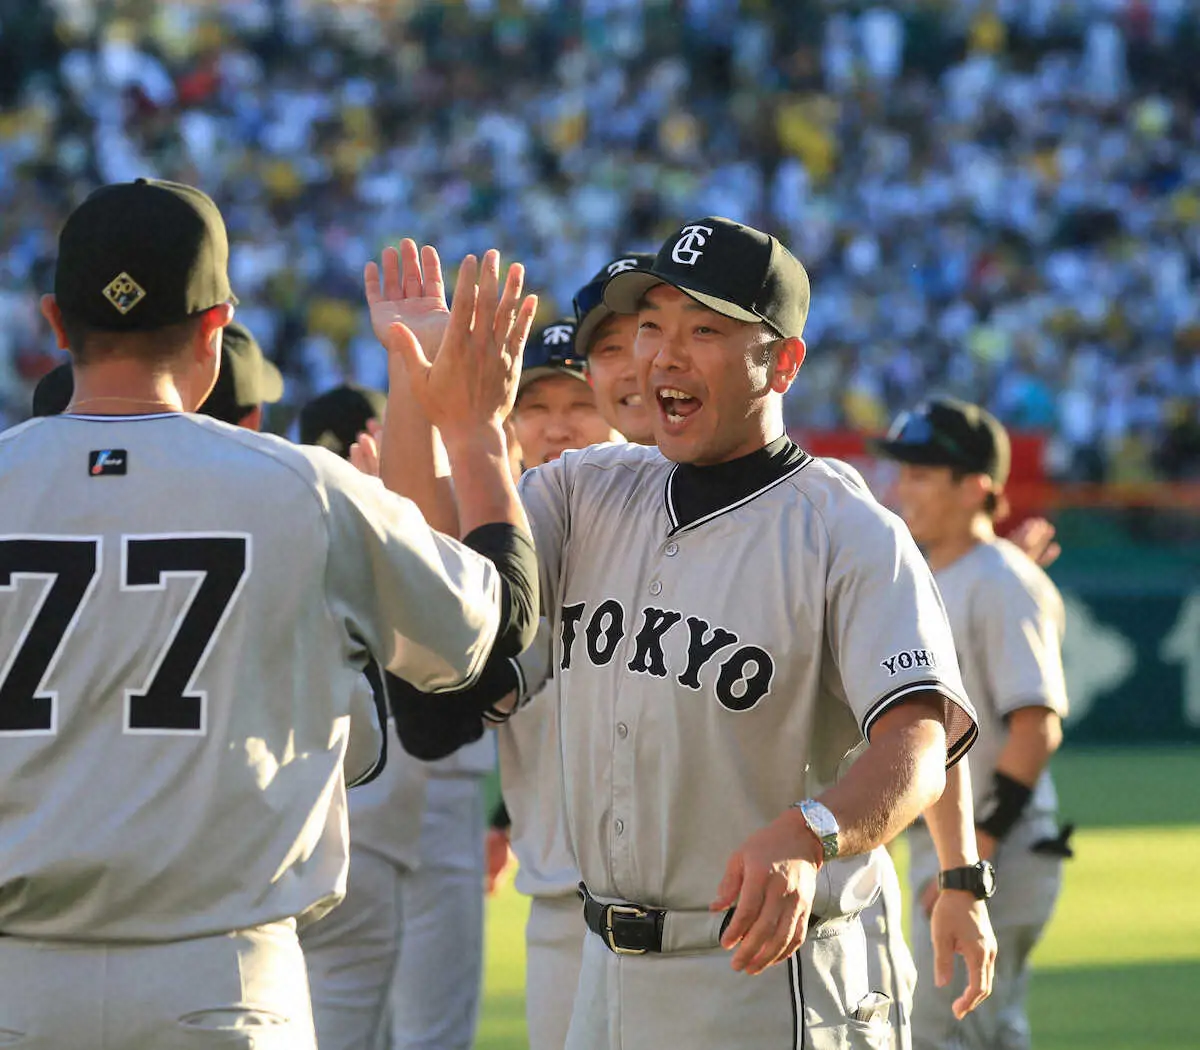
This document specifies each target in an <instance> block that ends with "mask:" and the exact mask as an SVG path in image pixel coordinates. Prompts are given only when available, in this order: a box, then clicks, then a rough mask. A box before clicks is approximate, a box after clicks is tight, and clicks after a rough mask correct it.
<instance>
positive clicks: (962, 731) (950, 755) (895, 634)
mask: <svg viewBox="0 0 1200 1050" xmlns="http://www.w3.org/2000/svg"><path fill="white" fill-rule="evenodd" d="M832 525H833V527H832V528H831V529H830V563H829V571H828V577H827V579H826V617H827V637H828V643H829V649H830V653H831V656H832V659H833V662H834V664H835V665H836V668H837V671H838V673H839V675H840V679H841V683H842V688H843V690H844V693H845V700H846V702H847V703H848V704H849V706H850V708H851V710H852V711H853V712H854V714H855V715H856V717H857V718H858V720H859V724H860V725H861V727H862V732H863V736H864V737H865V738H867V739H870V735H871V727H872V726H873V725H874V724H875V722H876V721H877V720H878V719H879V717H880V715H882V714H883V713H884V712H885V711H887V710H888V709H889V708H890V707H892V706H894V705H895V704H899V703H903V702H904V700H905V699H907V698H911V697H912V696H914V695H915V694H917V693H921V692H934V693H938V694H940V695H941V696H942V697H943V698H944V700H945V705H944V714H943V724H944V725H945V728H946V752H947V763H948V764H953V763H954V762H956V761H958V759H959V758H961V757H962V756H963V755H964V754H965V753H966V751H967V749H968V748H969V747H970V746H971V744H972V743H973V742H974V740H975V737H976V735H977V733H978V726H977V722H976V716H975V711H974V708H972V706H971V703H970V701H969V700H968V699H967V697H966V692H965V690H964V688H963V684H962V677H961V675H960V673H959V668H958V658H957V656H956V654H955V651H954V641H953V638H952V637H951V634H950V624H949V621H948V620H947V618H946V609H945V606H944V605H943V604H942V599H941V595H940V594H939V593H938V590H937V584H935V583H934V580H933V575H932V573H930V571H929V567H928V566H927V565H926V563H925V559H924V558H923V557H922V556H921V552H920V551H919V550H918V549H917V546H916V544H915V543H914V542H913V539H912V537H911V536H910V535H909V532H908V530H907V529H906V528H905V527H904V525H903V524H902V523H901V522H900V521H899V519H897V518H895V516H894V515H892V514H890V513H889V512H887V511H884V510H883V509H882V508H872V507H869V506H867V505H866V504H865V503H860V504H859V505H858V506H857V507H856V508H855V510H854V511H853V512H852V513H851V514H849V515H847V516H846V517H845V518H844V519H839V520H837V521H835V522H833V523H832Z"/></svg>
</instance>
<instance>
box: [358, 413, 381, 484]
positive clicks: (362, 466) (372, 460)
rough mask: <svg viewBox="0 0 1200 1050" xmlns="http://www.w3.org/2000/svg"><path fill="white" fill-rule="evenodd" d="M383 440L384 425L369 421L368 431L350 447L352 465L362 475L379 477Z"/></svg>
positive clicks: (377, 421)
mask: <svg viewBox="0 0 1200 1050" xmlns="http://www.w3.org/2000/svg"><path fill="white" fill-rule="evenodd" d="M382 440H383V424H382V423H380V422H379V420H377V419H368V420H367V429H366V430H364V431H363V432H362V433H361V434H359V435H358V438H357V439H356V440H355V442H354V444H353V445H351V446H350V465H351V466H352V467H354V469H355V470H357V471H359V472H360V473H362V474H367V475H369V476H370V477H373V478H377V477H379V446H380V443H381V442H382Z"/></svg>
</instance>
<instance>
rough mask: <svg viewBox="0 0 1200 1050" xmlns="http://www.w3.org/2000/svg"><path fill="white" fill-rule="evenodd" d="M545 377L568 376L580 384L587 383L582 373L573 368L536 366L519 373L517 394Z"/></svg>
mask: <svg viewBox="0 0 1200 1050" xmlns="http://www.w3.org/2000/svg"><path fill="white" fill-rule="evenodd" d="M547 376H570V377H571V378H572V379H578V380H579V381H580V382H581V383H586V382H587V381H588V379H587V376H586V375H584V374H583V373H582V372H577V371H576V370H575V369H573V368H560V367H559V366H558V365H537V366H536V367H534V368H527V369H523V370H522V371H521V379H520V381H519V382H518V383H517V393H518V394H520V393H521V391H523V390H525V389H526V388H527V387H528V386H529V385H530V384H531V383H536V382H537V381H538V380H539V379H545V378H546V377H547Z"/></svg>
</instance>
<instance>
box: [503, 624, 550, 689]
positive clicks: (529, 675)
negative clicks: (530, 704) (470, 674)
mask: <svg viewBox="0 0 1200 1050" xmlns="http://www.w3.org/2000/svg"><path fill="white" fill-rule="evenodd" d="M553 647H554V644H553V641H552V639H551V628H550V621H549V620H547V619H546V617H544V616H543V617H542V618H541V619H540V620H539V621H538V629H537V634H536V635H535V636H534V639H533V644H532V645H531V646H530V647H529V648H528V649H526V650H525V651H524V652H523V653H521V655H520V656H515V657H512V658H511V662H512V667H513V670H514V671H515V672H516V676H517V697H518V700H519V701H520V703H522V704H524V703H525V702H526V701H527V700H529V699H530V698H532V697H534V696H536V695H537V694H538V693H540V692H541V691H542V688H543V687H544V686H545V684H546V683H547V682H548V681H549V680H550V677H551V674H552V671H551V668H552V666H553V663H552V650H553Z"/></svg>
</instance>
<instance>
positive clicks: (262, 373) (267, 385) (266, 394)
mask: <svg viewBox="0 0 1200 1050" xmlns="http://www.w3.org/2000/svg"><path fill="white" fill-rule="evenodd" d="M258 382H259V400H260V402H261V403H262V404H264V405H273V404H275V402H276V401H278V400H279V399H280V398H282V397H283V373H282V372H280V371H279V369H278V368H276V367H275V363H274V362H273V361H269V360H267V358H265V357H264V358H263V359H262V367H261V369H260V370H259V374H258Z"/></svg>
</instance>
